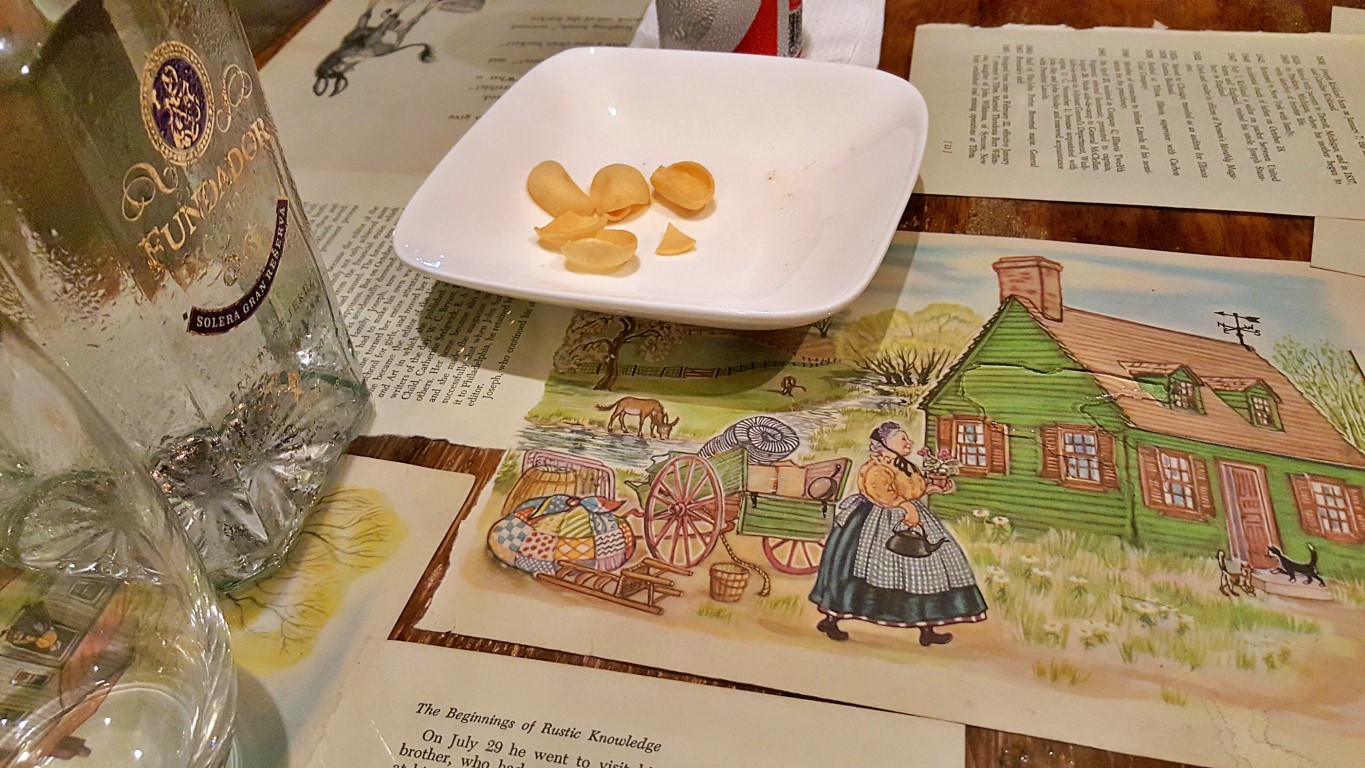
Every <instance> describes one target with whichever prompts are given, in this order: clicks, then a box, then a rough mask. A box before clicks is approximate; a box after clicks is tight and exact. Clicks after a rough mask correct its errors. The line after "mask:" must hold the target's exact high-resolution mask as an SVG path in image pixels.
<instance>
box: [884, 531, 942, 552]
mask: <svg viewBox="0 0 1365 768" xmlns="http://www.w3.org/2000/svg"><path fill="white" fill-rule="evenodd" d="M945 541H947V538H946V537H945V538H942V539H939V540H938V541H929V537H928V536H925V535H924V532H923V531H921V530H919V529H918V528H906V529H905V530H903V531H896V532H895V533H893V534H891V538H889V539H887V540H886V548H887V549H889V550H891V551H892V552H895V553H896V554H898V555H901V556H903V557H928V556H930V555H932V554H934V553H935V552H937V551H938V548H939V547H941V546H943V542H945Z"/></svg>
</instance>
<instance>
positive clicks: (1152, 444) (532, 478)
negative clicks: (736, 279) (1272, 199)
mask: <svg viewBox="0 0 1365 768" xmlns="http://www.w3.org/2000/svg"><path fill="white" fill-rule="evenodd" d="M1361 280H1362V279H1361V278H1357V277H1351V276H1346V275H1339V274H1336V273H1332V272H1328V271H1324V270H1315V269H1312V268H1311V267H1309V265H1307V264H1302V263H1285V262H1269V261H1257V260H1252V259H1229V258H1217V257H1206V256H1195V255H1189V254H1177V253H1161V252H1155V251H1144V250H1136V249H1119V248H1107V247H1098V246H1087V245H1077V244H1064V243H1052V242H1045V241H1037V240H1010V239H1001V238H982V237H969V236H951V235H930V234H920V235H900V236H898V238H897V240H896V241H895V242H894V243H893V245H892V247H891V249H890V251H889V254H888V256H887V259H886V261H885V263H884V264H883V266H882V269H881V270H880V271H879V273H878V274H877V276H876V278H875V279H874V281H873V283H872V286H871V287H870V289H869V290H868V292H867V293H866V294H864V295H863V296H862V297H860V298H859V299H858V300H857V301H856V302H855V303H854V305H853V306H852V307H850V308H849V309H848V310H846V311H844V312H842V313H840V314H838V315H836V316H835V317H834V318H832V319H831V320H830V321H829V322H827V323H821V324H818V325H816V326H810V327H806V328H800V329H793V330H791V331H781V332H762V333H755V332H738V331H721V330H716V329H702V328H690V327H682V326H673V325H669V324H664V323H650V324H637V325H635V326H633V329H632V330H633V331H642V330H649V331H650V332H651V333H650V334H649V335H647V336H642V337H635V339H634V340H629V339H627V337H628V336H629V334H624V333H623V331H624V328H623V325H622V322H623V321H622V320H620V319H612V318H608V317H605V316H601V315H595V314H594V313H589V312H583V313H578V314H576V315H575V317H574V319H573V320H572V321H571V322H570V323H569V326H568V330H567V331H566V332H565V335H564V337H563V339H562V341H561V347H560V350H559V352H558V353H557V354H556V360H557V363H556V365H555V367H554V370H553V371H552V372H551V374H550V376H549V380H548V384H547V387H546V394H545V397H544V398H543V399H542V400H541V401H540V402H539V403H537V404H536V405H535V406H534V407H533V408H532V409H531V410H530V411H528V412H526V413H525V414H524V417H525V424H524V427H523V429H522V430H521V432H520V433H519V435H518V437H517V440H516V443H515V444H514V446H513V447H512V450H510V451H509V452H508V454H507V456H506V458H505V459H504V462H503V465H502V467H501V469H500V470H499V473H498V477H497V480H496V481H495V482H494V483H493V485H492V486H491V487H490V488H489V490H488V491H487V492H486V493H485V494H484V496H483V497H482V498H481V499H480V501H479V503H478V506H477V507H476V508H475V509H474V511H473V513H472V514H471V515H470V516H469V517H468V518H467V519H465V520H463V521H462V522H461V523H460V524H459V530H458V534H457V536H456V538H455V548H454V553H453V555H452V557H451V563H450V567H449V569H448V570H447V571H445V572H444V574H443V576H442V577H438V578H435V579H426V580H424V585H425V586H426V587H428V588H430V587H432V586H433V584H432V583H431V582H432V581H435V582H437V583H436V584H435V585H434V586H435V593H436V594H435V597H434V598H433V600H432V602H431V604H430V606H429V608H428V609H427V611H426V613H425V615H424V616H422V617H421V618H420V619H419V620H418V622H417V623H416V627H418V628H420V629H423V630H428V631H435V632H455V633H460V634H466V635H473V636H479V637H489V638H494V639H500V640H508V641H513V642H519V643H526V644H530V645H535V646H539V647H544V648H553V649H559V650H564V651H568V652H573V653H583V654H591V655H593V656H596V657H603V658H609V659H616V660H621V661H628V662H634V663H638V664H644V665H647V666H654V667H660V668H664V669H670V670H676V671H681V672H687V673H692V674H698V675H705V676H710V677H715V678H719V679H725V680H735V681H741V682H748V683H753V684H757V685H763V686H771V687H774V688H778V689H782V690H787V691H795V692H800V693H806V694H811V695H815V696H819V697H824V698H829V699H834V700H840V701H847V702H856V703H861V704H867V705H871V706H876V707H881V708H886V709H891V710H895V711H900V712H906V713H911V714H918V715H927V716H932V717H937V718H943V719H947V720H953V721H958V722H965V723H968V724H973V725H980V726H985V727H990V728H995V729H999V730H1004V731H1012V732H1020V733H1027V734H1032V735H1037V736H1043V737H1048V738H1055V739H1060V740H1065V741H1070V742H1078V743H1082V744H1087V745H1092V746H1098V747H1103V748H1107V749H1112V750H1115V751H1119V752H1127V753H1136V754H1143V755H1149V756H1153V757H1158V758H1163V759H1168V760H1176V761H1184V762H1190V763H1194V764H1198V765H1210V766H1234V765H1294V766H1299V765H1303V766H1308V765H1312V766H1319V767H1321V766H1350V765H1354V764H1355V763H1356V762H1357V761H1356V759H1355V756H1356V755H1358V754H1360V753H1361V750H1362V749H1365V739H1363V738H1362V734H1361V733H1360V731H1359V729H1358V728H1356V727H1355V723H1358V722H1359V721H1360V718H1361V717H1362V716H1365V631H1362V627H1365V607H1362V606H1365V586H1362V585H1365V411H1362V406H1361V404H1362V403H1365V377H1362V375H1361V372H1360V368H1359V366H1358V364H1357V363H1356V361H1355V359H1354V358H1353V356H1352V355H1351V352H1350V350H1352V349H1356V348H1360V347H1361V342H1362V336H1365V323H1362V314H1361V313H1362V309H1361V304H1360V301H1359V296H1360V295H1361V287H1362V282H1361ZM638 322H639V323H643V321H638ZM614 340H620V341H619V343H618V342H617V341H614ZM598 348H606V349H610V350H611V351H612V354H611V357H610V359H607V358H606V357H603V358H601V359H597V360H594V359H592V357H591V354H592V352H593V350H596V349H598ZM574 351H578V352H579V353H580V354H579V357H578V360H577V362H574V361H575V355H574V354H570V353H571V352H574ZM400 631H401V630H400ZM1152 734H1161V738H1159V739H1154V738H1152Z"/></svg>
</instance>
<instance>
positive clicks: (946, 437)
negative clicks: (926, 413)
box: [934, 416, 957, 456]
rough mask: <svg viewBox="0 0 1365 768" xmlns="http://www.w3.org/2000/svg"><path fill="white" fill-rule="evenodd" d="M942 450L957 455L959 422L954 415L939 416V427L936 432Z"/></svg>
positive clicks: (939, 447) (935, 435)
mask: <svg viewBox="0 0 1365 768" xmlns="http://www.w3.org/2000/svg"><path fill="white" fill-rule="evenodd" d="M934 437H935V438H936V440H937V442H938V449H939V450H940V451H947V452H949V453H951V454H952V455H954V456H957V422H956V420H954V419H953V417H952V416H940V417H938V429H937V431H936V432H935V433H934Z"/></svg>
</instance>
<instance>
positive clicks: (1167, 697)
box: [1161, 685, 1190, 707]
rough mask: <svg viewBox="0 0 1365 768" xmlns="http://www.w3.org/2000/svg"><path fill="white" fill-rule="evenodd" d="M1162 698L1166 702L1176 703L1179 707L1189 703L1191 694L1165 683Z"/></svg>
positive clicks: (1162, 687)
mask: <svg viewBox="0 0 1365 768" xmlns="http://www.w3.org/2000/svg"><path fill="white" fill-rule="evenodd" d="M1161 700H1162V701H1164V702H1166V703H1167V704H1174V705H1175V706H1177V707H1183V706H1185V705H1186V704H1187V703H1189V700H1190V695H1189V694H1188V693H1185V692H1184V691H1178V690H1176V689H1174V688H1171V687H1169V686H1165V685H1163V686H1161Z"/></svg>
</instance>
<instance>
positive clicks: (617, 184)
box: [588, 163, 649, 221]
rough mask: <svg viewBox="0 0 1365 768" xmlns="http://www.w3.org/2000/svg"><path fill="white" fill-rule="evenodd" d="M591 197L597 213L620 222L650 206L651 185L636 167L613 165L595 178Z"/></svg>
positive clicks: (620, 164) (591, 187)
mask: <svg viewBox="0 0 1365 768" xmlns="http://www.w3.org/2000/svg"><path fill="white" fill-rule="evenodd" d="M588 195H589V196H590V197H591V198H592V204H593V205H594V206H595V207H596V208H597V210H599V211H601V212H602V213H605V214H606V215H607V218H608V219H609V220H611V221H620V220H621V219H624V218H625V217H627V216H629V215H631V214H632V213H634V212H636V211H638V210H640V209H642V208H646V207H648V206H649V182H647V181H645V175H644V174H643V173H640V171H639V170H638V169H636V168H634V167H632V166H629V165H625V164H623V163H612V164H611V165H608V166H605V167H604V168H602V170H600V171H598V172H597V173H596V174H595V175H594V176H593V177H592V184H591V185H589V187H588Z"/></svg>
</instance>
